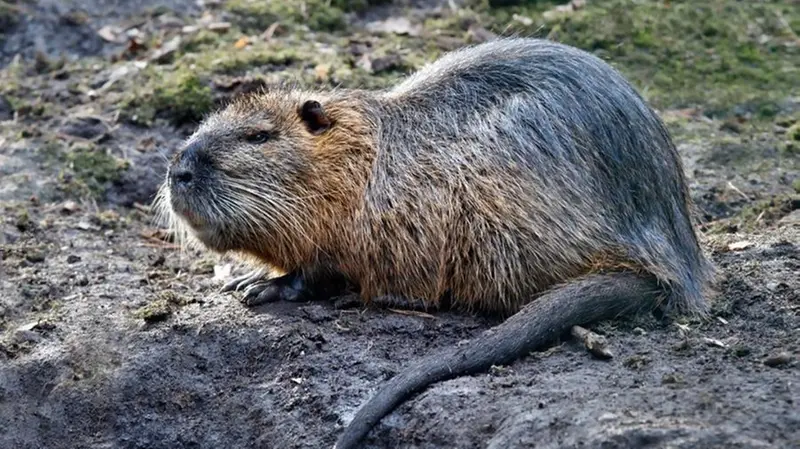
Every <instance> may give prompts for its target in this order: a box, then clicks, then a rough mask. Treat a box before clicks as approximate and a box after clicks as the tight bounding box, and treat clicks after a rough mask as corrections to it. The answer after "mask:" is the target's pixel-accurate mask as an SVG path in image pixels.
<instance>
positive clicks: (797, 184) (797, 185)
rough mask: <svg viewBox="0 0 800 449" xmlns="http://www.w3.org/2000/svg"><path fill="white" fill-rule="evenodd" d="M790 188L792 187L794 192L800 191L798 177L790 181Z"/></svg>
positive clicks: (799, 179)
mask: <svg viewBox="0 0 800 449" xmlns="http://www.w3.org/2000/svg"><path fill="white" fill-rule="evenodd" d="M792 188H793V189H794V191H795V193H800V178H798V179H795V180H794V181H793V182H792Z"/></svg>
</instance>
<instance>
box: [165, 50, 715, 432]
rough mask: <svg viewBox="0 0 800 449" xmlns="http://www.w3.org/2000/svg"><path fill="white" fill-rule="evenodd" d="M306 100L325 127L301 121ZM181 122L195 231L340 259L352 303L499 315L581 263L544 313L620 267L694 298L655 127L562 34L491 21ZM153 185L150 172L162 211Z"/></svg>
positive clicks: (330, 266) (688, 306)
mask: <svg viewBox="0 0 800 449" xmlns="http://www.w3.org/2000/svg"><path fill="white" fill-rule="evenodd" d="M308 100H315V101H319V102H320V104H321V105H322V107H323V108H324V110H325V113H326V114H327V117H329V118H330V120H331V127H330V129H328V130H327V131H325V132H323V133H319V134H315V133H312V132H310V131H309V129H307V126H305V124H304V122H303V118H302V117H303V114H302V113H301V109H300V108H302V105H303V104H304V102H305V101H308ZM253 127H267V128H269V129H271V130H274V131H275V136H276V137H275V139H274V140H272V141H270V142H268V143H267V144H265V145H262V146H260V147H258V148H255V147H253V146H252V145H248V144H245V143H241V142H240V141H238V140H237V139H236V136H237V135H240V134H241V133H242V132H245V131H246V130H247V129H248V128H253ZM200 141H202V142H203V143H202V147H203V149H204V151H205V152H206V153H207V155H208V157H209V158H210V160H211V161H212V165H213V168H214V172H213V174H212V175H209V179H208V182H207V183H206V187H205V191H204V192H198V193H197V197H198V198H202V199H203V201H199V200H198V199H197V198H194V199H192V198H181V199H179V201H183V202H185V203H182V204H183V205H184V206H185V205H187V204H188V205H190V206H191V207H193V208H195V209H196V210H197V211H198V214H199V216H201V217H202V220H203V221H204V222H205V223H206V224H207V225H208V229H211V230H212V231H211V232H209V231H208V230H207V231H206V233H205V234H204V235H202V236H200V237H199V239H200V240H201V241H202V242H203V243H204V244H205V245H206V246H208V247H210V248H212V249H214V250H217V251H221V252H227V251H233V252H238V253H240V254H243V255H245V256H246V257H248V258H250V259H251V260H256V261H258V262H259V263H261V264H264V265H267V266H270V267H274V268H277V269H278V270H279V271H283V272H293V271H300V272H304V273H318V272H337V273H341V274H343V275H345V276H346V277H347V278H348V279H350V280H351V281H352V282H354V283H355V284H357V285H358V286H359V288H360V292H361V296H362V298H363V300H364V301H365V302H367V303H369V302H370V300H371V298H374V297H377V296H382V295H394V296H397V297H404V298H410V299H413V300H420V301H423V302H424V303H425V304H426V305H428V306H429V307H433V308H435V307H436V306H437V304H438V303H439V301H440V300H441V299H442V298H444V297H447V298H449V299H451V300H452V305H454V306H456V307H461V308H463V309H466V310H472V311H480V312H486V313H497V314H500V315H504V316H510V315H512V314H514V313H515V312H517V311H518V310H520V308H521V307H523V306H524V305H525V304H526V303H529V302H531V301H534V300H535V299H536V298H545V297H547V298H549V299H548V300H549V301H551V302H553V301H556V302H558V301H562V302H565V303H566V302H567V301H569V300H570V297H568V296H564V295H566V294H567V293H569V292H571V290H569V285H570V282H574V283H575V284H574V285H579V282H582V281H579V280H581V279H597V284H596V285H597V286H598V287H597V289H596V290H595V292H596V293H597V294H596V295H595V296H592V295H588V296H587V297H588V298H589V299H586V300H585V301H584V302H577V301H576V302H570V303H569V304H570V307H572V306H574V310H572V309H570V310H572V311H573V312H574V313H573V314H572V315H568V314H566V312H563V313H564V314H562V315H558V316H556V315H554V316H553V317H552V318H553V320H556V321H552V322H551V321H548V323H549V325H552V324H553V323H557V324H558V326H556V328H561V327H563V326H566V325H570V324H579V323H578V322H582V321H581V320H588V319H595V318H598V317H603V316H606V315H608V314H607V313H605V314H604V313H601V312H602V310H600V311H598V310H599V309H598V310H591V307H589V306H591V305H592V304H595V305H597V307H599V308H600V309H602V308H603V307H606V305H607V304H613V300H614V296H613V295H611V296H609V297H606V296H603V292H608V291H610V292H613V289H612V290H603V289H601V288H600V287H599V286H601V285H605V284H604V283H609V282H611V281H610V280H613V279H616V278H615V276H622V277H623V278H624V279H628V278H625V276H631V275H635V276H636V278H637V279H641V280H642V281H641V282H639V281H636V280H630V279H628V280H627V281H626V282H630V285H631V289H634V290H635V286H639V287H641V288H642V290H641V292H640V293H641V294H642V301H643V302H642V304H643V305H644V306H647V307H645V308H651V307H650V306H651V305H652V304H651V302H653V304H656V303H657V304H660V305H661V306H662V307H663V308H664V309H665V311H666V312H669V313H680V314H704V313H705V312H706V310H707V302H706V299H705V298H706V295H707V293H709V292H710V290H709V288H710V284H711V281H712V279H713V277H714V269H713V267H712V266H711V265H710V264H709V263H708V261H707V260H706V258H705V257H704V256H703V254H702V252H701V250H700V247H699V245H698V242H697V238H696V235H695V232H694V230H693V227H692V223H691V220H690V208H691V204H690V199H689V195H688V191H687V186H686V182H685V179H684V175H683V168H682V166H681V161H680V158H679V155H678V153H677V151H676V149H675V146H674V145H673V143H672V141H671V139H670V137H669V135H668V133H667V131H666V129H665V127H664V125H663V124H662V122H661V121H660V119H659V118H658V116H657V115H656V114H655V113H654V112H653V111H652V110H651V109H650V108H649V107H648V106H647V105H646V104H645V103H644V101H643V100H642V99H641V98H640V96H639V95H638V94H637V93H636V91H635V90H634V89H633V88H632V87H631V86H630V84H629V83H628V82H627V81H625V80H624V79H623V77H622V76H621V75H620V74H619V73H617V72H616V71H615V70H614V69H612V68H611V67H610V66H609V65H608V64H606V63H604V62H603V61H601V60H600V59H598V58H596V57H594V56H592V55H590V54H588V53H585V52H582V51H580V50H577V49H574V48H571V47H567V46H563V45H560V44H555V43H552V42H547V41H541V40H532V39H500V40H496V41H492V42H489V43H485V44H482V45H479V46H476V47H472V48H467V49H463V50H459V51H456V52H453V53H450V54H448V55H446V56H444V57H443V58H441V59H439V60H438V61H436V62H433V63H431V64H430V65H428V66H426V67H424V68H422V69H421V70H420V71H418V72H417V73H415V74H413V75H411V76H410V77H409V78H408V79H406V80H405V81H404V82H402V83H401V84H399V85H397V86H395V87H394V88H392V89H387V90H384V91H376V92H366V91H348V90H333V91H328V92H310V91H303V90H300V89H295V88H285V87H284V88H280V87H279V88H274V89H270V90H267V91H264V92H260V93H258V94H255V95H250V96H247V97H245V98H243V99H240V100H238V101H236V102H234V103H233V104H231V105H230V106H228V107H227V108H225V109H224V110H222V111H220V112H218V113H216V114H214V115H212V116H211V117H209V118H208V119H207V120H206V121H204V123H203V124H202V125H201V127H200V128H199V129H198V131H197V132H196V133H195V134H194V135H193V136H192V137H191V138H190V139H189V142H188V143H187V144H188V145H191V144H192V143H193V142H194V143H197V142H200ZM173 200H174V198H170V195H169V191H168V189H167V188H166V187H165V189H164V190H163V191H162V194H160V195H159V203H160V209H161V210H163V211H165V213H166V215H172V214H171V208H170V202H171V201H173ZM171 221H172V222H173V223H175V224H177V225H178V226H179V227H180V228H181V229H189V228H191V226H186V223H185V220H184V219H174V218H173V219H172V220H171ZM181 223H182V224H181ZM195 234H196V232H195ZM594 276H600V277H598V278H595V277H594ZM604 276H605V277H604ZM621 279H622V278H621ZM590 287H591V286H587V287H586V288H587V289H590ZM637 288H638V287H637ZM580 291H581V292H584V291H583V290H580ZM586 291H589V290H586ZM559 292H560V293H559ZM565 292H567V293H565ZM573 293H574V292H573ZM650 293H652V294H650ZM548 294H550V295H551V296H549V297H548V296H547V295H548ZM559 295H561V296H559ZM622 296H625V295H622ZM625 297H626V298H629V299H628V301H629V302H630V301H634V302H635V298H636V296H635V295H631V294H629V295H627V296H625ZM592 298H594V299H596V302H595V303H589V302H586V301H589V300H591V299H592ZM648 298H649V299H648ZM543 304H550V303H549V302H546V301H544V300H543ZM620 304H622V306H620V307H621V310H620V311H627V310H629V309H631V307H628V305H630V304H629V303H626V302H620ZM623 306H624V307H623ZM547 307H551V306H549V305H548V306H547ZM582 307H584V308H585V310H584V312H583V313H581V312H580V310H579V309H581V308H582ZM606 309H607V310H606V311H609V312H610V311H613V310H615V309H613V308H609V307H606ZM531 310H538V309H531ZM546 310H551V309H546ZM604 310H605V309H604ZM553 311H555V312H558V311H559V310H558V308H554V309H552V310H551V312H553ZM537 313H538V312H537ZM559 313H561V312H559ZM519 316H522V315H519ZM525 316H528V317H529V318H530V316H529V315H525ZM558 320H560V321H558ZM533 324H537V323H533ZM538 324H541V323H538ZM509 326H510V325H509ZM556 328H553V329H552V330H553V331H555V330H556ZM509 329H510V328H509ZM545 330H547V329H545ZM515 332H521V331H519V330H517V331H515ZM542 332H544V331H541V332H540V333H539V334H536V335H537V336H544V335H545V334H546V333H542ZM550 334H552V332H550ZM515 335H518V336H519V335H521V334H515ZM551 337H554V335H551ZM520 338H521V337H520ZM537 338H538V337H537ZM534 340H535V341H538V339H533V340H531V339H528V340H525V341H526V342H527V343H525V344H531V341H534ZM523 343H524V342H523ZM523 343H520V345H523ZM525 348H527V346H525ZM523 349H524V348H523ZM515 350H516V351H518V352H517V353H515V354H517V355H519V353H521V352H520V351H522V349H520V347H517V346H515ZM522 352H524V351H522ZM484 355H486V354H484ZM487 357H489V356H488V355H487ZM503 357H505V358H502V357H501V358H502V359H503V360H506V359H507V358H508V357H506V355H503ZM490 359H491V357H490V358H486V359H485V360H490ZM491 360H494V359H491ZM426 363H429V365H430V364H431V363H434V362H426ZM476 366H477V365H476ZM428 367H429V368H430V366H428ZM423 371H424V370H423ZM426 372H427V371H426ZM465 372H466V371H465ZM420 379H421V380H419V379H418V380H419V382H420V383H419V385H422V386H424V385H425V384H427V383H430V382H432V381H435V380H436V379H440V377H438V378H437V377H435V376H433V377H431V376H429V377H421V378H420ZM419 385H418V386H419ZM395 387H397V388H402V387H403V386H402V385H399V384H396V385H395ZM409 391H410V390H409ZM408 394H410V393H408V392H407V394H405V396H402V395H401V396H402V397H403V398H404V397H406V396H408ZM399 397H400V396H397V398H399ZM397 398H393V399H392V400H395V399H397ZM401 399H402V398H401ZM389 402H391V401H389ZM389 402H387V404H389ZM392 404H394V403H393V402H392V403H391V404H389V405H385V407H384V409H382V410H381V411H380V412H376V413H375V416H378V415H380V416H382V415H381V413H386V412H387V410H390V409H391V407H392V406H393V405H392ZM378 419H379V418H378ZM354 422H356V421H354ZM370 422H375V421H370ZM362 424H363V422H362ZM370 425H371V424H370ZM357 436H358V437H359V438H360V434H359V435H357ZM347 444H355V443H352V442H350V443H347ZM339 447H350V446H348V445H343V446H339Z"/></svg>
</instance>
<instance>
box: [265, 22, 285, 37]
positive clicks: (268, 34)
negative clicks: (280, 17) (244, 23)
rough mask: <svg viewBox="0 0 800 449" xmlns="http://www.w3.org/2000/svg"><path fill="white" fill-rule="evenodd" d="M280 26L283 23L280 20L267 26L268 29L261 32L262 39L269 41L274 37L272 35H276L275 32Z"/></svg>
mask: <svg viewBox="0 0 800 449" xmlns="http://www.w3.org/2000/svg"><path fill="white" fill-rule="evenodd" d="M280 26H281V24H280V23H279V22H275V23H273V24H272V25H270V26H269V28H267V29H266V31H264V33H262V34H261V39H263V40H265V41H269V40H270V39H272V36H274V35H275V32H277V31H278V28H279V27H280Z"/></svg>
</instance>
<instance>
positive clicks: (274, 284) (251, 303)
mask: <svg viewBox="0 0 800 449" xmlns="http://www.w3.org/2000/svg"><path fill="white" fill-rule="evenodd" d="M239 290H244V294H243V295H242V297H241V298H240V300H239V301H241V303H242V304H244V305H245V306H247V307H255V306H258V305H261V304H266V303H269V302H275V301H290V302H292V301H300V300H301V299H302V297H303V296H304V295H303V293H304V291H305V290H304V285H303V279H302V277H301V276H299V275H297V274H294V273H290V274H287V275H284V276H279V277H276V278H270V277H269V275H268V272H267V271H266V270H255V271H253V272H251V273H248V274H246V275H244V276H241V277H239V278H236V279H234V280H232V281H230V282H229V283H227V284H225V286H224V287H222V291H223V292H228V291H239Z"/></svg>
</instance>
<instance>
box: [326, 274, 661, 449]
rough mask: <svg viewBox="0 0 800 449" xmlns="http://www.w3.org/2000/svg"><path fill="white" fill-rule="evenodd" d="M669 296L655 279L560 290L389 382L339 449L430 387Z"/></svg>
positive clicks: (630, 277)
mask: <svg viewBox="0 0 800 449" xmlns="http://www.w3.org/2000/svg"><path fill="white" fill-rule="evenodd" d="M666 296H667V291H666V290H665V288H664V287H663V286H660V285H659V283H658V281H657V280H656V278H655V277H653V276H643V275H638V274H635V273H632V272H619V273H609V274H594V275H589V276H586V277H583V278H580V279H578V280H575V281H572V282H570V283H568V284H563V285H560V286H557V287H555V288H553V289H551V290H549V291H548V292H547V293H545V294H543V295H542V296H540V297H539V298H537V299H536V300H534V301H532V302H530V303H528V304H527V305H526V306H525V307H523V308H522V309H521V310H520V311H519V312H517V313H516V314H515V315H513V316H511V317H510V318H509V319H508V320H506V321H505V322H503V323H502V324H500V325H498V326H496V327H495V328H493V329H492V330H491V332H488V333H487V334H485V335H483V336H481V337H479V338H476V339H475V341H473V342H472V343H471V344H469V345H467V346H464V347H462V348H459V349H455V350H454V349H452V348H448V349H447V350H445V351H444V352H443V353H440V354H434V355H433V356H430V357H427V358H425V359H423V360H422V361H421V362H420V363H418V364H417V365H416V366H414V367H412V368H411V369H409V370H408V371H405V372H403V373H400V374H398V375H397V376H395V377H393V378H392V379H391V380H389V381H388V382H387V383H386V385H384V386H383V388H381V389H380V390H379V391H378V393H377V394H376V395H375V396H374V397H373V398H372V399H370V400H369V402H367V403H366V404H365V405H364V406H362V407H361V409H360V410H359V411H358V413H357V414H356V416H355V417H354V418H353V421H352V422H351V423H350V424H349V425H348V426H347V428H346V429H345V430H344V433H343V434H342V435H341V436H340V437H339V439H338V441H337V442H336V445H335V446H334V449H355V448H356V447H357V445H358V444H359V443H360V442H361V440H362V439H363V438H364V437H365V436H366V435H367V433H369V431H370V430H371V429H372V427H373V426H375V424H377V423H378V421H380V420H381V419H382V418H383V417H384V416H386V415H387V414H389V413H391V412H392V410H394V408H395V407H397V406H398V405H399V404H400V403H402V402H403V401H405V400H406V399H408V398H409V397H410V396H412V395H414V394H416V393H418V392H420V391H422V390H424V389H425V388H427V387H428V386H429V385H431V384H433V383H436V382H440V381H443V380H448V379H453V378H455V377H458V376H462V375H468V374H474V373H478V372H483V371H486V370H488V369H489V368H491V366H493V365H504V364H508V363H510V362H512V361H514V360H515V359H517V358H519V357H522V356H524V355H526V354H527V353H529V352H531V351H533V350H536V349H538V348H540V347H542V346H543V345H545V344H547V343H550V342H551V341H553V340H555V339H556V338H558V337H559V336H560V335H562V334H563V333H565V332H567V331H568V330H569V329H570V328H572V326H575V325H581V324H588V323H591V322H595V321H599V320H604V319H610V318H615V317H617V316H620V315H626V314H632V313H638V312H642V311H645V310H653V309H654V308H656V307H657V306H658V305H659V303H660V301H662V300H663V299H664V298H666Z"/></svg>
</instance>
